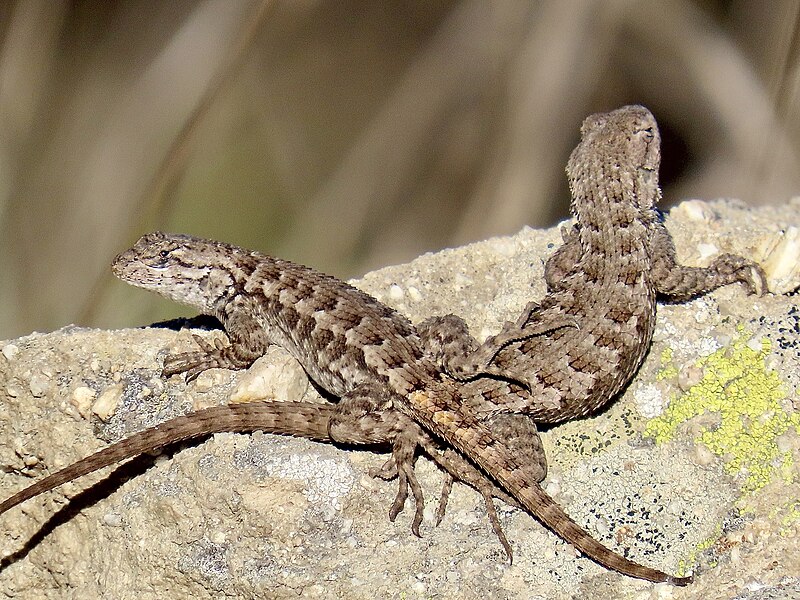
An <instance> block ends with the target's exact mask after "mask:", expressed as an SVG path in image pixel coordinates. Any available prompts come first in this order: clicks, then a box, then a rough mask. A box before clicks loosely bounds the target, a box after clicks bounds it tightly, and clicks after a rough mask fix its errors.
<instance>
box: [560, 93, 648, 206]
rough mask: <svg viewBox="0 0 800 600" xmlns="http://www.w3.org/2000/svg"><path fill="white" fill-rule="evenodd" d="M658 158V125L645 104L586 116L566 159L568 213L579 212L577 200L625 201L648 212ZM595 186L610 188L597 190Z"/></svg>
mask: <svg viewBox="0 0 800 600" xmlns="http://www.w3.org/2000/svg"><path fill="white" fill-rule="evenodd" d="M660 162H661V137H660V135H659V132H658V125H657V124H656V120H655V118H654V117H653V115H652V113H651V112H650V111H649V110H647V109H646V108H645V107H643V106H636V105H633V106H623V107H622V108H618V109H617V110H614V111H611V112H607V113H597V114H594V115H590V116H588V117H587V118H586V119H585V120H584V121H583V125H582V126H581V141H580V143H579V144H578V146H577V147H576V148H575V150H573V152H572V154H571V155H570V158H569V162H568V163H567V176H568V177H569V184H570V189H571V191H572V197H573V203H572V211H573V214H577V212H576V211H578V212H579V211H580V208H581V207H580V206H577V204H578V203H579V202H580V201H581V199H588V200H590V201H592V202H595V203H596V202H599V201H606V202H609V203H613V202H616V203H618V204H630V205H633V206H634V207H636V208H638V209H639V210H640V211H642V212H643V213H646V212H649V211H650V209H652V208H653V206H654V205H655V203H656V202H657V201H658V200H659V199H660V197H661V192H660V190H659V188H658V166H659V163H660ZM599 186H603V189H604V190H610V191H613V193H612V194H607V193H605V194H604V193H601V192H600V190H599V189H598V187H599ZM601 196H608V197H601ZM576 201H577V202H576ZM643 216H644V215H643Z"/></svg>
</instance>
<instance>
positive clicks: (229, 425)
mask: <svg viewBox="0 0 800 600" xmlns="http://www.w3.org/2000/svg"><path fill="white" fill-rule="evenodd" d="M334 409H335V407H334V406H327V405H324V404H314V403H311V402H247V403H242V404H230V405H222V406H214V407H212V408H206V409H204V410H199V411H197V412H194V413H191V414H188V415H183V416H180V417H175V418H174V419H170V420H169V421H165V422H164V423H161V424H160V425H156V426H155V427H150V428H149V429H145V430H143V431H140V432H139V433H135V434H133V435H132V436H131V437H129V438H125V439H123V440H120V441H119V442H116V443H114V444H111V445H110V446H107V447H106V448H103V449H102V450H98V451H97V452H95V453H94V454H90V455H89V456H87V457H86V458H83V459H81V460H79V461H78V462H76V463H73V464H71V465H69V466H68V467H65V468H63V469H61V470H60V471H57V472H55V473H53V474H52V475H48V476H47V477H45V478H44V479H42V480H40V481H37V482H36V483H34V484H31V485H29V486H28V487H26V488H25V489H23V490H20V491H19V492H17V493H16V494H14V495H13V496H11V497H10V498H8V499H6V500H5V501H3V502H2V503H0V514H2V513H4V512H6V511H7V510H9V509H10V508H13V507H14V506H16V505H17V504H20V503H22V502H24V501H25V500H28V499H29V498H33V497H34V496H38V495H39V494H41V493H43V492H47V491H50V490H52V489H54V488H56V487H58V486H59V485H61V484H64V483H67V482H69V481H73V480H75V479H77V478H79V477H82V476H84V475H87V474H88V473H91V472H93V471H96V470H98V469H102V468H103V467H108V466H111V465H113V464H116V463H118V462H120V461H123V460H125V459H128V458H133V457H134V456H138V455H140V454H143V453H146V452H152V451H154V450H158V449H159V448H163V447H164V446H167V445H170V444H173V443H175V442H181V441H185V440H189V439H192V438H197V437H201V436H204V435H210V434H212V433H222V432H241V431H259V430H261V431H265V432H267V433H278V434H283V435H294V436H300V437H305V438H310V439H313V440H320V441H327V440H330V436H329V435H328V422H329V421H330V417H331V415H332V414H333V411H334Z"/></svg>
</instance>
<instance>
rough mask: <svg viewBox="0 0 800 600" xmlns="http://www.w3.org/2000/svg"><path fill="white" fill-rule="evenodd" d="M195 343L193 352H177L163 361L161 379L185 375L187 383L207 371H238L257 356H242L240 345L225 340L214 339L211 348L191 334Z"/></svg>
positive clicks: (200, 338) (251, 362)
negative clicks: (217, 369)
mask: <svg viewBox="0 0 800 600" xmlns="http://www.w3.org/2000/svg"><path fill="white" fill-rule="evenodd" d="M192 337H193V338H194V341H195V343H196V344H197V345H198V346H199V347H200V349H199V350H195V351H193V352H179V353H178V354H170V355H169V356H167V357H166V358H165V359H164V369H163V370H162V371H161V375H162V376H163V377H171V376H172V375H179V374H181V373H185V377H186V381H187V383H188V382H190V381H193V380H195V379H197V377H198V376H199V375H200V374H201V373H202V372H203V371H206V370H208V369H213V368H219V369H232V370H234V371H240V370H242V369H246V368H248V367H249V366H250V365H252V364H253V362H255V360H256V358H258V356H257V355H251V354H244V355H243V354H242V352H241V350H240V349H241V348H242V345H240V344H231V343H230V342H229V341H228V339H227V336H226V338H225V339H224V340H223V339H220V338H215V339H214V345H213V346H212V345H211V344H209V343H208V342H207V341H206V340H204V339H203V338H202V337H200V336H199V335H197V334H194V333H193V334H192Z"/></svg>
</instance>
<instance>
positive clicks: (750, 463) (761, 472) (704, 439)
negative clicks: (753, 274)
mask: <svg viewBox="0 0 800 600" xmlns="http://www.w3.org/2000/svg"><path fill="white" fill-rule="evenodd" d="M752 346H753V344H749V343H748V340H747V339H746V338H745V337H740V338H738V339H737V340H735V341H734V342H733V343H732V344H731V346H730V347H728V348H723V349H720V350H717V351H716V352H714V353H713V354H711V355H710V356H707V357H704V358H701V359H699V360H698V361H697V363H696V366H697V367H699V368H701V369H702V370H703V378H702V380H701V381H700V382H699V383H698V384H697V385H694V386H692V387H691V388H690V389H689V390H688V391H687V392H686V393H685V394H683V395H682V396H679V397H677V398H674V399H673V400H672V402H671V403H670V405H669V407H668V408H667V409H666V410H665V411H664V413H663V414H662V415H660V416H658V417H656V418H654V419H652V420H651V421H650V422H649V423H648V424H647V427H646V429H645V435H649V436H651V437H653V438H655V440H656V442H659V443H662V442H665V441H668V440H669V439H671V438H672V436H673V435H674V433H675V430H676V429H677V427H678V426H679V425H681V424H682V423H685V422H686V421H688V420H689V419H691V418H693V417H696V416H698V415H703V414H714V415H716V417H717V419H716V421H715V424H714V425H713V426H710V425H700V426H699V433H698V435H697V436H696V438H695V441H696V442H699V443H701V444H703V445H705V446H706V447H707V448H708V449H709V450H711V451H712V452H713V453H714V454H716V455H718V456H720V457H722V458H723V459H724V460H725V468H726V470H727V472H729V473H730V474H732V475H739V476H742V477H743V480H744V483H743V487H744V490H745V491H755V490H757V489H760V488H762V487H763V486H764V485H766V484H767V483H769V481H770V480H771V479H772V478H773V477H776V476H778V477H781V478H783V479H784V480H785V481H792V480H793V478H794V466H793V463H792V456H791V454H790V453H789V452H781V451H780V450H779V448H778V445H777V441H776V440H777V438H778V436H780V435H781V434H783V433H784V432H786V430H787V429H789V428H790V427H795V428H797V429H798V431H800V415H798V414H792V413H788V412H787V411H786V410H784V409H783V407H782V406H781V404H780V400H781V399H783V398H784V397H785V392H784V391H783V389H782V386H781V381H780V379H779V378H778V375H777V373H775V372H774V371H770V370H768V369H767V368H766V365H765V364H764V358H765V356H766V354H767V352H768V350H769V342H768V341H767V340H763V341H762V342H761V344H760V346H761V347H760V348H758V349H754V348H753V347H752Z"/></svg>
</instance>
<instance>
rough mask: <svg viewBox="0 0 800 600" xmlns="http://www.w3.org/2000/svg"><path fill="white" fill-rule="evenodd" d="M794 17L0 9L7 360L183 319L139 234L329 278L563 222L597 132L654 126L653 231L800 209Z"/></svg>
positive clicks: (213, 0) (567, 11)
mask: <svg viewBox="0 0 800 600" xmlns="http://www.w3.org/2000/svg"><path fill="white" fill-rule="evenodd" d="M799 5H800V0H774V1H770V2H745V1H735V0H730V1H725V0H717V1H712V0H695V1H691V0H658V1H657V0H653V1H635V0H630V1H624V0H618V1H615V0H607V1H599V0H575V1H542V2H522V1H510V0H509V1H497V2H487V1H485V0H452V1H445V0H442V1H437V2H431V1H430V0H418V1H413V0H406V1H399V0H397V1H392V0H383V1H380V2H363V1H362V2H358V1H355V0H349V1H348V0H304V1H301V0H282V1H269V0H264V1H260V0H258V1H256V0H253V1H250V0H206V1H204V0H177V1H176V0H173V1H169V2H161V1H155V0H147V1H145V0H139V1H127V2H109V1H107V0H81V1H73V2H68V1H63V0H61V1H60V0H19V1H16V2H14V1H10V0H6V1H4V2H2V3H0V339H4V338H11V337H14V336H18V335H22V334H25V333H28V332H30V331H33V330H38V331H47V330H51V329H54V328H57V327H60V326H62V325H66V324H68V323H78V324H80V325H95V326H103V327H121V326H128V325H141V324H145V323H149V322H152V321H153V320H156V319H159V318H167V317H169V316H174V315H178V314H191V312H192V311H191V309H187V308H184V307H178V306H174V305H172V304H170V303H166V302H165V303H161V304H159V303H158V301H157V299H156V298H155V296H154V295H152V294H147V293H146V292H143V291H139V290H134V289H132V288H128V287H127V286H125V285H124V284H121V283H119V282H116V281H114V280H113V277H112V276H111V275H110V273H109V269H108V265H109V263H110V261H111V259H112V258H113V257H114V255H115V254H116V253H117V252H119V251H121V250H123V249H125V248H127V247H128V246H130V244H131V243H132V242H133V241H134V240H135V239H136V238H137V237H138V236H139V235H140V234H142V233H144V232H146V231H150V230H153V229H164V230H168V231H180V232H186V233H193V234H196V235H201V236H205V237H213V238H217V239H221V240H225V241H228V242H232V243H236V244H239V245H243V246H246V247H249V248H253V249H258V250H262V251H264V252H268V253H271V254H275V255H278V256H281V257H283V258H288V259H292V260H295V261H298V262H301V263H304V264H308V265H311V266H314V267H316V268H318V269H321V270H323V271H327V272H329V273H332V274H334V275H337V276H340V277H353V276H358V275H360V274H362V273H364V272H366V271H368V270H371V269H374V268H376V267H380V266H384V265H388V264H394V263H398V262H404V261H407V260H410V259H412V258H414V257H415V256H417V255H419V254H421V253H423V252H426V251H433V250H438V249H441V248H444V247H448V246H455V245H459V244H463V243H465V242H469V241H473V240H479V239H484V238H487V237H490V236H493V235H499V234H510V233H514V232H516V231H518V230H519V229H520V228H521V227H522V226H523V225H525V224H528V225H531V226H536V227H541V226H549V225H553V224H555V223H557V222H558V221H559V220H561V219H563V218H565V217H566V216H567V208H568V201H569V195H568V191H567V186H566V180H565V176H564V165H565V163H566V159H567V157H568V155H569V152H570V151H571V149H572V147H573V146H574V145H575V143H576V142H577V140H578V137H579V135H578V129H579V126H580V123H581V121H582V119H583V118H584V117H585V116H586V115H587V114H589V113H591V112H596V111H599V110H608V109H611V108H616V107H618V106H620V105H623V104H627V103H642V104H645V105H647V106H648V107H649V108H650V109H651V110H652V111H653V112H654V113H655V115H656V118H657V119H658V122H659V124H660V126H661V129H662V135H663V138H664V146H663V155H664V162H663V165H662V171H661V178H662V184H663V187H664V192H665V202H664V207H667V206H668V205H669V204H670V203H674V202H676V201H679V200H681V199H685V198H689V197H692V198H704V199H713V198H719V197H733V198H740V199H742V200H743V201H745V202H748V203H750V204H753V205H758V204H765V203H773V204H776V203H782V202H785V201H786V200H787V199H788V198H789V197H791V196H792V195H797V194H800V169H798V166H800V165H799V163H798V152H799V151H800V118H799V117H800V71H799V69H800V60H799V59H800V39H799V38H798V18H799V16H800V6H799Z"/></svg>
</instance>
